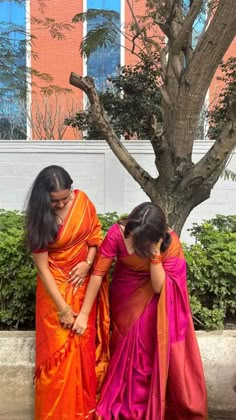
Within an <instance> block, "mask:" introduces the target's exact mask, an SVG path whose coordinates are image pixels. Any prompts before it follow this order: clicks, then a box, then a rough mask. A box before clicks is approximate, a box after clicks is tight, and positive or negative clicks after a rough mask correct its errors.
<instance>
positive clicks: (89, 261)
mask: <svg viewBox="0 0 236 420" xmlns="http://www.w3.org/2000/svg"><path fill="white" fill-rule="evenodd" d="M85 262H86V263H87V264H88V265H89V267H90V268H91V267H92V265H93V261H91V260H89V259H88V258H87V259H86V260H85Z"/></svg>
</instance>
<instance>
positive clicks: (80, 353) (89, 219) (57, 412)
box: [35, 191, 109, 420]
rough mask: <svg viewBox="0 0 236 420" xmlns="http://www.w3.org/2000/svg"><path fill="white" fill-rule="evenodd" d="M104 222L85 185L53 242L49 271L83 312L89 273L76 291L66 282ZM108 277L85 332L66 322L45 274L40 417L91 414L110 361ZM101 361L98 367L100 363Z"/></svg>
mask: <svg viewBox="0 0 236 420" xmlns="http://www.w3.org/2000/svg"><path fill="white" fill-rule="evenodd" d="M101 239H102V238H101V225H100V222H99V220H98V218H97V216H96V211H95V208H94V206H93V204H92V203H91V201H90V200H89V199H88V197H87V196H86V194H85V193H84V192H82V191H75V198H74V201H73V203H72V205H71V208H70V210H69V213H68V215H67V217H66V220H65V221H64V225H62V226H61V228H60V230H59V233H58V237H57V239H56V241H55V242H54V243H53V244H50V246H49V247H48V261H49V268H50V271H51V273H52V275H53V277H54V279H55V282H56V284H57V286H58V288H59V290H60V292H61V294H62V295H63V297H64V299H65V300H66V302H67V303H68V304H69V305H70V306H71V308H72V310H73V311H74V312H76V313H77V312H79V311H80V308H81V305H82V302H83V299H84V295H85V291H86V287H87V284H88V281H89V278H90V275H88V276H87V277H86V279H85V282H84V283H83V285H82V286H81V287H79V288H78V289H77V291H76V292H74V289H73V287H72V285H71V284H70V283H68V282H67V279H68V277H69V271H70V270H71V269H72V268H73V267H74V266H75V265H76V264H77V263H79V262H80V261H84V260H85V259H86V257H87V253H88V248H89V247H90V246H99V245H100V243H101ZM107 288H108V283H107V282H106V281H105V282H103V284H102V288H101V289H100V293H99V296H98V299H97V301H96V302H95V304H94V306H93V308H92V311H91V314H90V317H89V322H88V328H87V330H86V332H85V333H84V334H83V335H82V336H79V335H76V334H73V333H72V332H71V330H66V329H64V328H62V327H61V325H60V323H59V319H58V314H57V308H56V307H55V304H54V303H53V301H52V299H51V298H50V296H49V295H48V294H47V292H46V290H45V288H44V285H43V282H42V281H41V280H40V277H39V276H38V278H37V292H36V371H35V386H36V393H35V420H46V419H53V420H77V419H78V420H79V419H92V418H93V415H94V411H95V406H96V391H97V387H99V386H100V385H101V383H102V381H103V378H104V375H105V373H106V367H107V362H108V332H109V316H108V292H107ZM95 366H96V368H95Z"/></svg>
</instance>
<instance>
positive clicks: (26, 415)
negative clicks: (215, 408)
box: [0, 404, 236, 420]
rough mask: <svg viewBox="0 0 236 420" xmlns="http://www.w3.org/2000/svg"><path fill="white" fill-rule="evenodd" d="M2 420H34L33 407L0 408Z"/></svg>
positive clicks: (227, 417) (219, 417) (213, 418)
mask: <svg viewBox="0 0 236 420" xmlns="http://www.w3.org/2000/svg"><path fill="white" fill-rule="evenodd" d="M235 419H236V416H235V415H234V414H233V413H227V412H224V413H223V412H221V413H215V414H214V413H212V414H209V419H208V420H235ZM0 420H34V418H33V414H32V407H23V406H20V405H19V404H18V406H17V408H16V407H0ZM58 420H59V419H58ZM117 420H118V419H117ZM153 420H154V419H153ZM173 420H175V419H173ZM183 420H188V419H183Z"/></svg>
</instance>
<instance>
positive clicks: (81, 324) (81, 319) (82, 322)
mask: <svg viewBox="0 0 236 420" xmlns="http://www.w3.org/2000/svg"><path fill="white" fill-rule="evenodd" d="M87 326H88V315H86V314H84V313H83V312H80V313H79V315H78V316H77V318H76V320H75V322H74V325H73V328H72V331H73V332H74V333H75V334H79V335H82V334H83V333H84V332H85V330H86V328H87Z"/></svg>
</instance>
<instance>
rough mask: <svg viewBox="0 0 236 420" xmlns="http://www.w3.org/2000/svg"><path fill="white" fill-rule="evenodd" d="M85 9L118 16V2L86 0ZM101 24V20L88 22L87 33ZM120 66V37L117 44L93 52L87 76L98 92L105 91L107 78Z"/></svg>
mask: <svg viewBox="0 0 236 420" xmlns="http://www.w3.org/2000/svg"><path fill="white" fill-rule="evenodd" d="M87 9H103V10H115V11H116V12H118V13H119V14H120V0H112V1H111V0H87ZM98 23H102V18H97V19H94V20H93V21H90V22H88V25H87V30H88V31H89V30H90V29H91V28H92V27H94V25H96V24H98ZM118 65H120V35H117V42H116V43H115V44H114V45H111V46H110V47H109V48H98V50H97V51H95V52H93V53H92V54H91V56H90V57H89V59H88V62H87V74H88V76H91V77H93V78H94V81H95V85H96V88H97V89H98V90H99V91H104V90H106V89H107V87H108V85H107V77H108V76H114V75H115V74H116V72H117V66H118Z"/></svg>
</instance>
